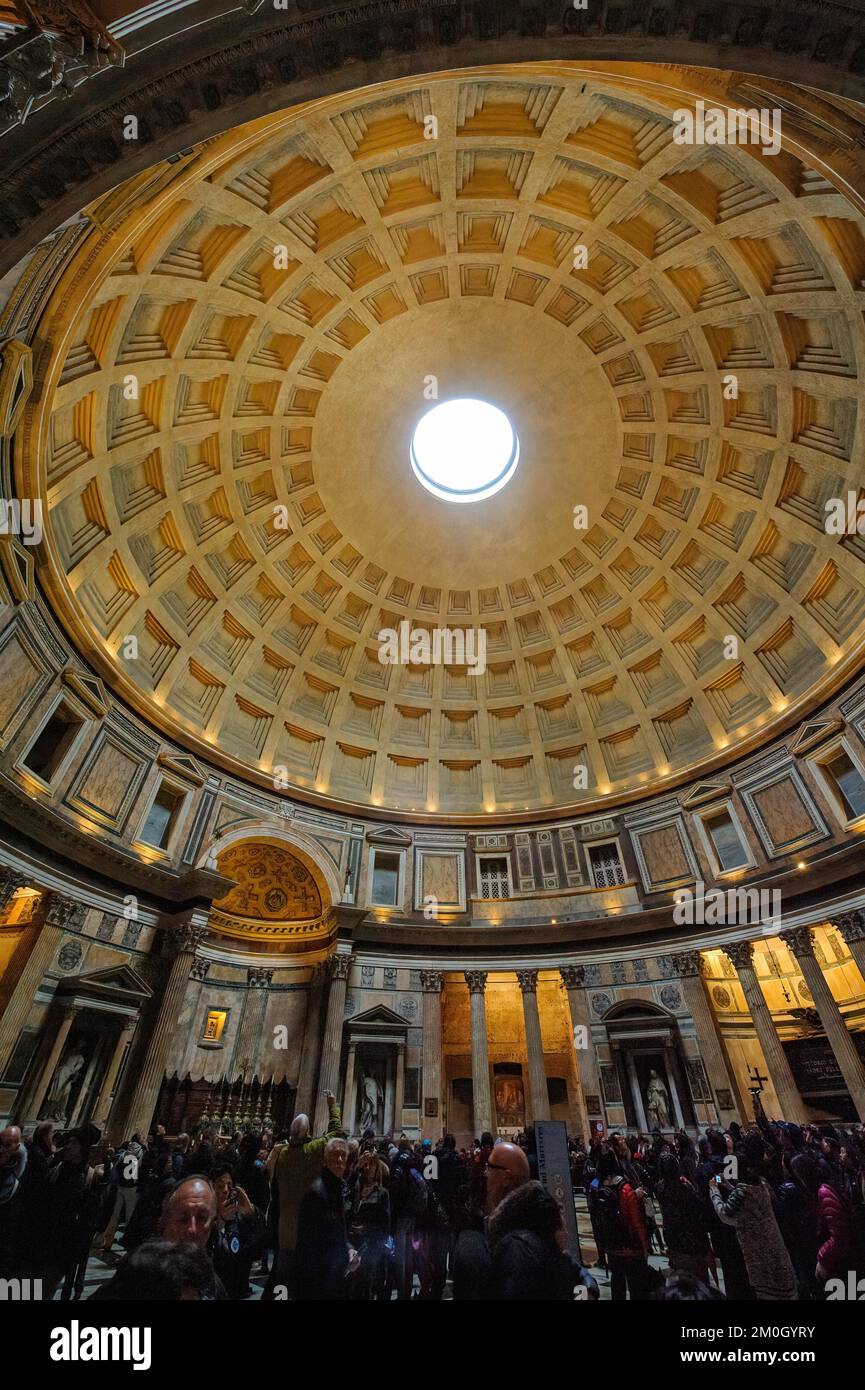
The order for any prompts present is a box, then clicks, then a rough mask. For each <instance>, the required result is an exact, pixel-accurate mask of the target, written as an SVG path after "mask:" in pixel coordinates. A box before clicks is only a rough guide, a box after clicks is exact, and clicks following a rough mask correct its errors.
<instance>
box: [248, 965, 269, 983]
mask: <svg viewBox="0 0 865 1390" xmlns="http://www.w3.org/2000/svg"><path fill="white" fill-rule="evenodd" d="M272 979H273V971H272V970H265V968H264V966H262V965H251V966H250V967H249V969H248V970H247V972H246V983H247V985H248V987H249V988H250V989H269V988H270V982H271V980H272Z"/></svg>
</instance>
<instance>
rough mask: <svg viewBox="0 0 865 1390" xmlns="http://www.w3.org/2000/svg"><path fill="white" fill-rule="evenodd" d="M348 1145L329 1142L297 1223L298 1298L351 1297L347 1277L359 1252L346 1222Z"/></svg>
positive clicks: (337, 1141)
mask: <svg viewBox="0 0 865 1390" xmlns="http://www.w3.org/2000/svg"><path fill="white" fill-rule="evenodd" d="M347 1165H348V1143H347V1142H346V1140H345V1139H339V1138H333V1139H329V1140H328V1142H327V1145H326V1147H325V1150H324V1166H323V1167H322V1170H321V1173H320V1174H319V1176H318V1177H317V1178H315V1179H314V1181H313V1182H312V1183H311V1184H310V1187H309V1190H308V1191H307V1192H305V1193H304V1196H303V1200H302V1202H301V1204H300V1212H299V1215H298V1221H297V1247H296V1251H295V1255H296V1260H297V1269H298V1272H299V1273H300V1275H301V1276H302V1277H301V1278H300V1279H299V1280H298V1284H297V1288H296V1290H295V1295H296V1297H297V1298H298V1299H299V1300H300V1299H306V1300H310V1299H311V1300H314V1301H318V1300H321V1299H326V1300H328V1301H331V1302H333V1301H335V1300H341V1299H344V1298H345V1297H346V1296H347V1288H346V1276H347V1275H348V1274H351V1273H353V1272H354V1270H355V1269H357V1267H358V1264H359V1258H358V1254H357V1251H356V1250H355V1249H354V1248H353V1247H352V1246H351V1245H349V1243H348V1235H347V1232H346V1221H345V1171H346V1167H347Z"/></svg>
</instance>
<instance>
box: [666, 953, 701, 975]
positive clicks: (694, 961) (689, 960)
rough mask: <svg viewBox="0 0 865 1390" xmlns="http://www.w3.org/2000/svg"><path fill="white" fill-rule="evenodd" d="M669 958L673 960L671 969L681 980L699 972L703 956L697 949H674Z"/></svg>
mask: <svg viewBox="0 0 865 1390" xmlns="http://www.w3.org/2000/svg"><path fill="white" fill-rule="evenodd" d="M670 960H671V961H672V962H673V969H674V970H675V972H676V974H677V975H678V976H679V978H680V979H681V980H685V979H688V977H689V976H691V975H699V974H700V973H701V970H702V964H703V957H702V956H701V955H700V952H699V951H675V952H674V953H673V955H672V956H671V957H670Z"/></svg>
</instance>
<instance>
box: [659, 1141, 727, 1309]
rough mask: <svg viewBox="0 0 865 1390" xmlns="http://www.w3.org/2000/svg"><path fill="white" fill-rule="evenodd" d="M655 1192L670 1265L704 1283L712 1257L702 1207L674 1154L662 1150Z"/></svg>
mask: <svg viewBox="0 0 865 1390" xmlns="http://www.w3.org/2000/svg"><path fill="white" fill-rule="evenodd" d="M656 1192H657V1197H658V1202H659V1204H660V1207H661V1216H662V1218H663V1222H664V1240H665V1241H666V1243H667V1253H668V1255H669V1258H670V1268H671V1269H672V1270H676V1271H677V1272H678V1273H685V1274H692V1275H693V1276H694V1278H695V1279H699V1280H700V1281H701V1283H703V1284H708V1283H709V1271H710V1269H712V1268H713V1267H714V1262H715V1257H714V1255H713V1254H712V1247H711V1244H710V1243H709V1231H708V1223H707V1221H706V1211H705V1207H704V1206H703V1202H702V1199H701V1197H700V1194H699V1193H698V1191H697V1189H696V1187H695V1186H694V1184H693V1182H692V1181H691V1179H690V1177H688V1176H687V1172H683V1171H682V1168H681V1165H680V1161H679V1159H678V1158H677V1157H676V1155H675V1154H674V1153H670V1152H667V1153H662V1154H661V1156H660V1158H659V1160H658V1185H657V1188H656Z"/></svg>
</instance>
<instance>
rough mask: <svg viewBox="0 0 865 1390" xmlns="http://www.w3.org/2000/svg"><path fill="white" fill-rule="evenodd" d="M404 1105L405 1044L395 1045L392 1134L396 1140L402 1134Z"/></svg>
mask: <svg viewBox="0 0 865 1390" xmlns="http://www.w3.org/2000/svg"><path fill="white" fill-rule="evenodd" d="M404 1104H405V1043H404V1042H401V1043H397V1049H396V1086H395V1089H394V1098H393V1132H394V1136H395V1137H396V1138H399V1136H400V1135H401V1134H402V1110H403V1105H404Z"/></svg>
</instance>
